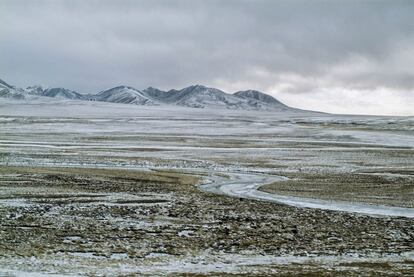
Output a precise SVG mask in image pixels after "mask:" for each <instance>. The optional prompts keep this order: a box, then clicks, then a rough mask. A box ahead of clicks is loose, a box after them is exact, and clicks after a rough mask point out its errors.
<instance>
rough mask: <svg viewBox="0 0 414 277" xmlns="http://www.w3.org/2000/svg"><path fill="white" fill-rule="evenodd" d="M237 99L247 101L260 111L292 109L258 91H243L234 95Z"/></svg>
mask: <svg viewBox="0 0 414 277" xmlns="http://www.w3.org/2000/svg"><path fill="white" fill-rule="evenodd" d="M233 95H234V96H236V97H239V98H242V99H245V100H247V101H248V104H249V106H251V107H256V108H258V109H261V108H267V109H271V108H279V109H282V110H285V109H290V107H288V106H286V105H285V104H283V103H282V102H280V101H279V100H277V99H276V98H274V97H272V96H270V95H268V94H265V93H263V92H260V91H257V90H243V91H238V92H236V93H234V94H233Z"/></svg>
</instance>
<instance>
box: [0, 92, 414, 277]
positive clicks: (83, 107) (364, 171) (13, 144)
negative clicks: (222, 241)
mask: <svg viewBox="0 0 414 277" xmlns="http://www.w3.org/2000/svg"><path fill="white" fill-rule="evenodd" d="M123 93H125V91H123ZM183 101H184V100H183ZM185 106H191V105H185ZM413 157H414V118H413V117H385V116H357V115H352V116H351V115H329V114H323V113H313V112H306V111H300V110H295V109H288V110H280V111H275V110H273V111H266V110H264V111H255V110H249V111H245V110H231V109H218V108H217V109H214V108H206V109H196V108H189V107H179V106H176V105H174V106H173V105H171V106H169V105H162V106H157V105H154V106H149V105H144V106H141V105H126V104H115V103H105V102H98V101H69V100H62V99H56V98H50V99H46V100H45V98H37V99H32V98H31V99H29V100H21V99H20V100H14V99H1V98H0V165H1V166H9V167H10V166H18V167H53V168H56V167H57V168H59V167H62V168H72V167H73V168H79V167H83V168H107V169H129V170H140V171H154V170H176V171H179V172H181V173H185V174H189V175H192V176H198V177H200V180H201V181H200V183H199V189H200V190H203V191H209V192H213V193H218V194H225V195H228V196H230V197H237V198H242V197H246V198H249V199H257V200H265V201H271V202H277V203H282V204H287V205H293V206H296V207H299V210H301V208H304V209H303V210H304V211H306V212H308V210H309V209H307V208H315V209H327V210H334V211H340V212H341V214H342V213H343V214H344V216H346V214H347V213H351V214H352V216H356V217H359V216H361V217H363V218H364V217H366V216H368V217H371V216H373V217H379V218H382V219H381V220H384V217H385V218H387V220H390V221H392V220H397V221H398V220H405V221H404V222H409V221H411V222H412V223H414V222H413V221H412V218H413V217H414V205H413V200H414V186H413V178H414V174H413V172H414V158H413ZM324 175H335V176H340V178H347V176H353V175H358V176H359V175H364V176H366V175H368V176H373V178H377V177H378V176H379V177H381V178H382V179H381V180H383V181H384V183H383V184H381V186H378V189H375V188H374V189H372V186H371V187H370V188H369V190H368V191H369V194H367V195H364V197H361V195H360V194H359V193H360V192H358V193H354V192H353V190H352V187H350V188H349V190H348V191H346V195H345V196H342V195H326V194H324V193H322V192H321V199H319V198H318V197H316V196H315V195H314V194H312V195H309V197H303V194H304V193H305V194H306V190H305V189H304V188H302V187H301V183H300V182H299V181H300V180H302V178H305V177H304V176H312V178H316V179H315V180H316V181H314V182H315V187H312V189H313V190H316V189H318V187H317V183H318V179H317V178H321V177H320V176H324ZM315 176H317V177H315ZM379 177H378V178H379ZM286 180H298V186H297V187H292V191H291V192H289V191H282V192H280V194H279V193H278V192H275V194H271V193H269V192H263V191H259V190H257V189H258V188H259V187H260V186H262V185H265V184H269V183H274V185H275V186H276V187H277V183H278V182H284V181H286ZM375 180H376V179H375ZM393 186H394V187H393ZM384 188H385V189H386V192H384V190H383V189H384ZM0 190H2V192H1V193H2V195H3V196H4V195H7V191H5V187H3V186H2V187H1V188H0ZM345 190H346V188H345ZM276 191H277V190H276ZM297 191H300V192H301V193H302V194H300V195H301V196H300V197H298V196H297V195H296V194H295V193H297ZM14 193H16V192H14ZM161 196H162V197H165V199H167V198H168V195H161ZM82 197H88V195H84V196H82ZM122 198H124V199H128V200H129V201H135V200H136V199H138V198H137V196H136V195H132V194H130V195H128V194H125V195H124V194H105V195H102V196H99V197H98V198H97V199H96V202H94V205H118V204H119V203H118V202H119V201H120V199H122ZM141 198H142V197H141ZM141 198H139V199H141ZM99 201H101V202H99ZM246 201H248V200H246ZM114 203H115V204H114ZM116 203H118V204H116ZM160 203H161V202H160ZM32 204H33V203H31V202H30V201H27V200H25V199H23V198H16V197H14V198H13V199H7V198H4V197H3V198H2V199H1V200H0V209H1V208H2V207H3V208H4V207H8V206H13V205H17V206H19V205H20V206H19V207H24V205H32ZM278 207H279V206H278V205H275V209H278ZM400 217H402V218H404V219H400ZM394 218H395V219H394ZM372 220H375V219H372ZM406 232H407V233H406V235H407V236H411V238H412V239H411V241H413V239H414V237H412V236H413V235H414V231H413V230H406ZM187 235H188V236H191V232H190V233H188V232H187V231H185V232H179V236H183V237H185V236H187ZM71 240H74V239H73V238H72V239H71ZM407 240H408V241H410V239H407ZM407 240H406V241H405V242H404V243H405V244H406V245H405V248H404V249H405V251H404V253H403V252H401V251H400V252H399V253H398V254H395V255H394V253H391V252H390V253H379V254H378V255H376V254H375V255H365V256H364V255H363V252H364V251H366V249H365V250H364V251H362V250H361V251H362V252H358V251H356V250H355V251H354V252H353V253H354V254H350V253H339V252H335V251H333V252H332V253H331V255H330V256H327V257H319V258H318V257H316V258H312V256H308V257H302V258H295V257H291V256H289V255H287V256H286V257H278V256H274V255H263V256H262V257H261V258H258V256H255V255H256V254H254V255H253V254H252V255H250V256H249V255H247V254H246V255H244V254H243V253H238V254H232V255H233V256H231V255H230V254H229V255H227V254H225V253H222V254H221V256H217V255H216V256H214V255H210V254H208V253H207V254H203V255H204V256H202V257H201V256H197V255H196V256H190V257H186V258H185V259H184V260H181V259H179V258H175V257H174V258H171V257H169V258H168V259H166V260H163V257H161V258H160V257H158V256H157V262H154V263H153V264H147V265H141V266H133V265H131V264H130V261H128V260H127V259H125V257H123V256H122V255H123V254H120V255H121V256H119V260H117V262H114V260H116V259H115V258H113V259H111V267H108V268H107V269H106V270H107V271H105V270H103V271H102V270H101V271H99V270H95V269H96V268H95V269H93V265H91V268H89V269H88V268H87V267H85V268H84V265H82V267H77V268H76V267H75V268H76V270H77V272H75V274H85V273H89V274H91V273H92V274H93V273H97V274H104V273H108V272H109V274H111V272H113V273H117V274H118V273H125V274H126V273H131V272H132V273H133V272H141V273H147V274H162V273H166V272H167V273H177V272H181V273H186V272H193V273H208V272H210V273H214V272H215V273H217V272H227V273H243V272H244V273H246V272H249V269H248V268H249V265H250V264H254V268H256V267H257V266H260V265H261V264H263V266H269V265H274V264H290V263H292V262H297V263H298V264H301V263H303V264H305V263H308V262H310V261H311V262H312V263H318V264H319V265H322V267H324V266H325V265H324V264H329V263H331V265H334V264H338V263H340V261H342V262H344V263H346V262H349V263H351V262H364V261H367V260H369V261H374V262H375V261H376V262H390V261H391V262H398V263H399V262H402V261H412V260H413V254H412V253H413V251H414V245H413V244H412V242H411V243H408V244H407ZM355 252H357V254H356V256H352V255H355ZM364 253H365V252H364ZM80 254H81V255H88V253H80ZM91 255H92V254H91ZM304 255H305V256H306V255H307V254H304ZM359 256H360V258H358V257H359ZM114 257H115V256H114ZM116 257H118V256H116ZM230 257H231V258H230ZM390 257H392V258H390ZM61 258H62V261H64V259H66V257H63V256H62V257H61ZM86 258H88V257H86ZM89 258H93V259H95V257H94V256H93V255H92V256H91V257H89ZM13 259H14V260H15V261H18V262H19V263H21V265H22V266H21V267H18V268H13V267H9V268H5V269H4V270H3V269H0V275H1V274H2V273H3V272H4V273H3V274H8V273H10V274H12V275H13V274H15V275H24V274H25V272H26V271H25V270H33V272H38V273H39V274H40V273H41V272H43V271H42V270H43V269H44V268H45V267H42V266H41V264H42V263H45V264H47V263H49V262H47V261H42V260H41V259H34V260H33V261H31V262H28V263H27V267H25V261H24V259H21V258H18V257H14V258H13V257H12V258H10V257H0V267H1V266H5V265H6V264H7V263H10V262H11V261H12V260H13ZM57 261H58V260H56V261H54V262H57ZM92 264H93V263H92ZM115 265H119V266H120V267H118V268H117V269H116V270H115V269H114V268H116V267H113V266H115ZM49 266H50V267H49V268H54V267H53V266H52V265H49ZM64 267H65V268H68V265H67V264H65V266H64ZM46 268H47V266H46ZM69 268H70V267H69ZM122 268H123V269H124V270H122ZM156 268H158V269H156ZM2 270H3V272H2ZM37 270H39V271H37ZM94 270H95V271H94ZM22 272H23V273H22ZM48 272H56V271H55V269H53V270H51V271H48ZM66 272H67V271H66ZM26 273H27V272H26ZM58 273H59V272H58Z"/></svg>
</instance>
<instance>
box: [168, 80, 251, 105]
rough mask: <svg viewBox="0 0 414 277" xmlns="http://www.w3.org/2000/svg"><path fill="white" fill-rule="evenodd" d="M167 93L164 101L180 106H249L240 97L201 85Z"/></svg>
mask: <svg viewBox="0 0 414 277" xmlns="http://www.w3.org/2000/svg"><path fill="white" fill-rule="evenodd" d="M167 94H168V95H167V97H164V98H163V102H164V103H172V104H175V105H179V106H187V107H193V108H205V107H214V108H219V107H222V108H228V109H237V108H243V106H244V107H247V106H246V105H244V104H245V103H244V102H246V101H244V100H242V99H240V98H237V97H235V96H233V95H231V94H228V93H225V92H223V91H221V90H219V89H216V88H209V87H205V86H201V85H194V86H189V87H186V88H183V89H181V90H170V91H168V92H167Z"/></svg>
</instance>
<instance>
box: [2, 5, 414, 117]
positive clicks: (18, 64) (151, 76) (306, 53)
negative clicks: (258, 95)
mask: <svg viewBox="0 0 414 277" xmlns="http://www.w3.org/2000/svg"><path fill="white" fill-rule="evenodd" d="M413 14H414V3H413V2H412V1H365V2H361V1H260V0H251V1H195V0H189V1H91V0H89V1H76V0H75V1H15V0H14V1H12V0H10V1H7V0H2V1H1V2H0V20H1V24H0V53H1V58H0V75H1V76H0V78H4V79H5V80H6V81H9V82H10V83H13V84H16V85H19V86H27V85H31V84H38V83H40V84H47V85H51V86H64V87H67V88H70V89H75V90H78V91H81V92H95V91H99V90H102V89H105V88H108V87H111V86H114V85H118V84H127V85H132V86H135V87H137V88H144V87H147V86H149V85H151V86H157V87H160V88H172V87H183V86H186V85H189V84H194V83H202V84H206V85H210V86H216V87H219V88H222V89H224V90H229V91H233V90H237V89H247V88H254V89H260V90H263V91H266V92H269V93H272V94H273V95H275V96H277V97H279V98H281V99H282V100H284V101H286V102H287V103H288V104H293V105H296V106H299V107H304V108H308V107H311V108H315V109H319V110H326V111H336V109H343V107H344V106H347V105H344V104H343V103H344V101H345V102H346V101H348V102H349V101H351V102H352V105H349V107H348V108H347V109H346V110H345V111H342V112H360V110H361V111H364V110H366V109H364V107H366V105H367V103H368V104H369V103H371V104H370V105H371V106H372V109H371V110H372V111H371V110H370V112H372V113H389V114H410V113H411V114H413V113H414V112H412V111H411V109H410V105H412V104H413V105H414V95H413V94H414V71H413V68H414V50H413V49H414V20H412V15H413ZM378 95H382V98H379V97H378ZM384 95H385V96H384ZM359 97H360V98H361V99H363V101H362V100H361V101H360V102H358V101H356V99H355V98H357V99H358V98H359ZM336 98H338V100H337V101H336ZM390 99H392V101H391V102H390ZM351 102H349V103H351ZM387 103H392V105H394V106H393V107H389V108H388V110H384V106H385V107H386V106H387V105H386V104H387ZM395 105H397V106H395Z"/></svg>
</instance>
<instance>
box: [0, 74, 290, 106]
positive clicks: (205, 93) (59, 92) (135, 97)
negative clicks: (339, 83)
mask: <svg viewBox="0 0 414 277" xmlns="http://www.w3.org/2000/svg"><path fill="white" fill-rule="evenodd" d="M0 97H7V98H14V99H24V98H26V99H29V98H33V97H37V98H38V97H49V98H50V97H53V98H60V99H69V100H89V101H103V102H111V103H123V104H135V105H177V106H185V107H193V108H225V109H241V110H279V111H283V110H289V109H293V108H290V107H288V106H286V105H285V104H283V103H281V102H280V101H278V100H277V99H275V98H273V97H272V96H270V95H267V94H265V93H262V92H259V91H256V90H245V91H238V92H236V93H234V94H229V93H226V92H224V91H221V90H219V89H216V88H210V87H206V86H202V85H193V86H189V87H185V88H183V89H180V90H176V89H172V90H169V91H163V90H159V89H157V88H153V87H149V88H146V89H144V90H138V89H136V88H133V87H130V86H117V87H114V88H111V89H108V90H104V91H101V92H98V93H96V94H80V93H78V92H76V91H73V90H69V89H65V88H43V87H42V86H32V87H28V88H26V89H19V88H16V87H14V86H11V85H9V84H7V83H6V82H4V81H2V80H0Z"/></svg>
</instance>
